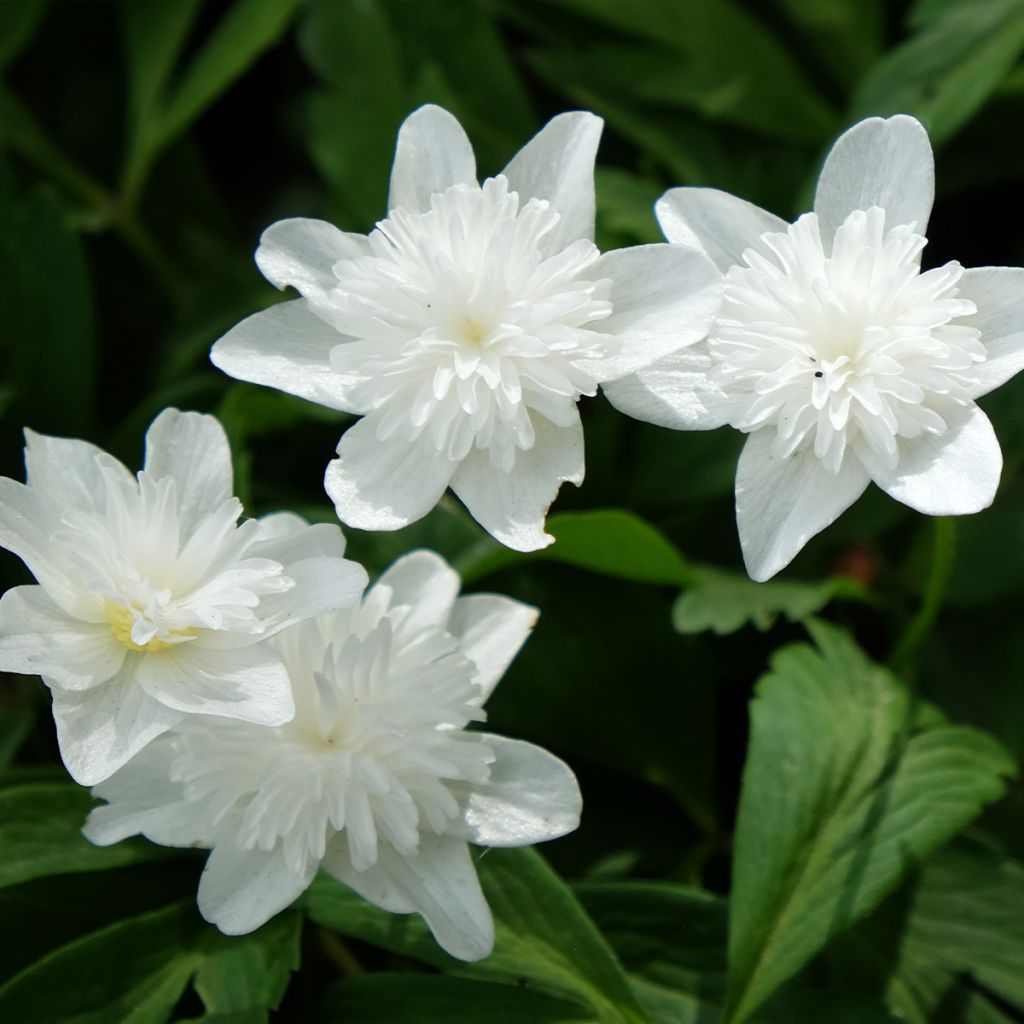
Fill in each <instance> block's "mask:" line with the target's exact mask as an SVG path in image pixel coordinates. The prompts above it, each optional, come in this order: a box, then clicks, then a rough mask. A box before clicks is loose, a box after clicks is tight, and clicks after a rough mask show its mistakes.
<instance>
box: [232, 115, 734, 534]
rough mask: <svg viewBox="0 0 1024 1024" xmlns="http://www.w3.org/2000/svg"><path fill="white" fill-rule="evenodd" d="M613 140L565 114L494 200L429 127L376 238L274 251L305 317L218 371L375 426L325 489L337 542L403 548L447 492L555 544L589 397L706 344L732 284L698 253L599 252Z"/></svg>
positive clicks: (289, 316) (256, 322) (258, 330)
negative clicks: (360, 533)
mask: <svg viewBox="0 0 1024 1024" xmlns="http://www.w3.org/2000/svg"><path fill="white" fill-rule="evenodd" d="M601 128H602V122H601V119H600V118H598V117H595V116H594V115H593V114H590V113H585V112H574V113H567V114H561V115H559V116H558V117H556V118H554V119H553V120H552V121H551V122H549V123H548V125H547V126H546V127H545V128H544V129H543V130H542V131H541V132H540V133H539V134H538V135H536V136H535V137H534V138H533V139H532V140H531V141H530V142H529V143H528V144H527V145H526V146H525V147H524V148H523V149H522V150H521V151H520V152H519V153H518V154H517V155H516V156H515V157H514V158H513V159H512V161H511V162H510V163H509V164H508V166H507V167H506V168H505V169H504V170H503V171H502V172H501V173H500V174H498V175H497V176H495V177H493V178H488V179H487V180H486V181H484V183H483V184H482V185H481V184H478V182H477V176H476V161H475V158H474V155H473V149H472V147H471V145H470V143H469V140H468V138H467V137H466V134H465V132H464V131H463V130H462V127H461V126H460V125H459V123H458V121H456V120H455V118H454V117H452V115H451V114H449V113H448V112H447V111H445V110H442V109H441V108H440V107H435V106H425V107H421V108H420V109H419V110H417V111H416V112H415V113H413V114H412V115H411V116H410V117H409V118H408V119H407V120H406V121H405V123H404V124H403V125H402V128H401V130H400V132H399V134H398V145H397V151H396V154H395V163H394V168H393V170H392V174H391V194H390V198H389V201H388V216H387V218H386V219H385V220H382V221H381V222H380V223H379V224H378V225H377V227H376V228H375V230H374V231H373V232H371V234H370V235H369V237H364V236H361V235H354V234H347V233H345V232H343V231H340V230H339V229H338V228H335V227H333V226H332V225H330V224H326V223H324V222H323V221H315V220H285V221H280V222H278V223H277V224H274V225H272V226H271V227H270V228H268V229H267V231H266V232H265V233H264V235H263V238H262V240H261V242H260V247H259V250H258V251H257V253H256V262H257V263H258V265H259V267H260V269H261V270H262V272H263V274H264V275H265V276H266V277H267V279H268V280H270V281H271V282H272V283H273V284H275V285H276V286H277V287H279V288H285V287H288V286H292V287H294V288H295V289H297V290H298V292H299V293H300V295H301V296H302V297H301V298H300V299H298V300H295V301H293V302H289V303H285V304H282V305H279V306H275V307H273V308H271V309H269V310H266V311H265V312H262V313H257V314H256V315H255V316H252V317H249V319H247V320H244V321H243V322H242V323H240V324H239V325H238V326H237V327H235V328H234V329H233V330H231V331H230V332H229V333H228V334H227V335H225V337H223V338H221V339H220V341H218V342H217V344H216V345H215V346H214V347H213V352H212V359H213V362H214V363H215V364H216V365H217V366H219V367H220V368H221V369H222V370H224V371H225V372H226V373H229V374H231V375H232V376H234V377H238V378H240V379H241V380H247V381H253V382H255V383H258V384H266V385H270V386H272V387H276V388H280V389H282V390H284V391H288V392H291V393H293V394H296V395H300V396H301V397H303V398H308V399H311V400H312V401H315V402H320V403H322V404H324V405H327V406H330V407H331V408H335V409H341V410H344V411H346V412H351V413H356V414H357V415H359V416H362V417H363V419H362V420H360V422H358V423H357V424H355V425H354V426H353V427H351V428H350V429H349V430H348V431H347V432H346V433H345V435H344V436H343V437H342V439H341V442H340V444H339V446H338V458H337V459H335V460H334V461H333V462H332V463H331V464H330V466H329V467H328V469H327V475H326V480H325V485H326V488H327V492H328V494H329V495H330V496H331V498H332V499H333V500H334V502H335V504H336V506H337V513H338V516H339V518H340V519H341V520H342V522H344V523H347V524H348V525H350V526H355V527H358V528H360V529H365V530H394V529H397V528H399V527H402V526H405V525H407V524H408V523H411V522H413V521H414V520H417V519H419V518H421V517H422V516H424V515H426V513H427V512H429V511H430V510H431V509H432V508H433V507H434V505H436V504H437V501H438V499H439V498H440V497H441V495H442V494H443V493H444V491H445V489H446V488H447V487H448V486H449V485H450V486H451V487H452V489H453V490H454V491H455V493H456V494H457V495H458V497H459V498H460V499H461V500H462V502H463V503H464V504H465V506H466V508H467V509H468V510H469V512H470V513H471V514H472V516H473V517H474V518H475V519H476V520H477V521H478V522H479V523H480V524H481V525H482V526H483V527H484V528H485V529H487V530H488V531H489V532H490V533H491V534H492V535H493V536H494V537H496V538H497V539H498V540H499V541H501V542H502V543H503V544H505V545H507V546H509V547H511V548H515V549H518V550H521V551H530V550H534V549H536V548H542V547H544V546H545V545H547V544H550V543H551V541H552V539H553V538H552V537H551V536H550V535H549V534H547V533H545V532H544V519H545V516H546V514H547V510H548V507H549V506H550V504H551V503H552V501H553V500H554V498H555V495H556V494H557V492H558V489H559V487H560V486H561V484H562V483H563V482H565V481H571V482H572V483H574V484H579V483H580V482H581V481H582V480H583V471H584V459H583V430H582V426H581V424H580V419H579V413H578V412H577V408H576V406H577V402H578V400H579V399H580V397H581V396H584V395H594V394H596V393H597V388H598V385H600V384H604V383H605V382H607V381H610V380H614V379H616V378H618V377H621V376H623V375H624V374H626V373H628V372H630V371H632V370H636V369H639V368H641V367H643V366H645V365H647V364H649V363H651V362H653V361H654V360H655V359H657V358H658V357H659V356H662V355H665V354H667V353H670V352H674V351H676V350H677V349H679V348H681V347H683V346H685V345H688V344H691V343H693V342H695V341H697V340H699V339H700V338H702V337H703V336H704V335H705V334H706V333H707V330H708V327H709V326H710V323H711V319H712V317H713V315H714V313H715V311H716V309H717V306H718V302H719V297H720V292H721V279H720V275H719V273H718V272H717V270H716V269H715V267H714V266H713V264H712V263H711V261H710V260H708V259H707V258H706V257H705V256H704V255H703V254H702V253H700V252H698V251H697V250H696V249H692V248H683V247H680V246H671V245H666V244H658V245H643V246H636V247H634V248H631V249H622V250H617V251H615V252H610V253H606V254H604V255H602V254H601V253H600V252H599V250H598V249H597V247H596V246H595V245H594V241H593V239H594V157H595V154H596V151H597V145H598V140H599V137H600V134H601Z"/></svg>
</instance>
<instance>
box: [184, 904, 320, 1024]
mask: <svg viewBox="0 0 1024 1024" xmlns="http://www.w3.org/2000/svg"><path fill="white" fill-rule="evenodd" d="M301 936H302V916H301V915H300V914H298V913H296V912H294V911H285V912H284V913H283V914H278V915H277V916H276V917H273V918H271V919H270V920H269V921H268V922H267V923H266V924H265V925H263V927H262V928H260V929H259V930H258V931H255V932H250V933H249V934H248V935H240V936H237V937H229V936H226V935H221V934H219V933H216V932H213V931H210V932H209V933H208V937H207V941H206V943H205V945H204V947H203V960H202V963H201V964H200V965H199V968H198V970H197V971H196V977H195V987H196V991H197V992H198V993H199V996H200V998H201V999H202V1000H203V1005H205V1007H206V1009H207V1011H208V1014H207V1017H208V1018H209V1016H210V1015H214V1014H216V1015H222V1014H243V1013H244V1014H249V1015H250V1016H251V1015H253V1014H255V1015H256V1018H257V1019H263V1020H265V1019H266V1010H267V1009H268V1008H269V1009H276V1007H277V1005H278V1003H280V1002H281V998H282V997H283V996H284V993H285V989H287V987H288V982H289V981H290V979H291V973H292V971H295V970H297V969H298V966H299V941H300V939H301Z"/></svg>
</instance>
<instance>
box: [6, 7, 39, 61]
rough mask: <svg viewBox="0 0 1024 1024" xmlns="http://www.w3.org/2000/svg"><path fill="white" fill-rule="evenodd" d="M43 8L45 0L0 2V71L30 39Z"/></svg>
mask: <svg viewBox="0 0 1024 1024" xmlns="http://www.w3.org/2000/svg"><path fill="white" fill-rule="evenodd" d="M45 10H46V0H6V2H5V3H2V4H0V71H3V70H4V68H6V67H7V65H8V64H10V63H11V61H12V60H14V58H15V57H17V56H18V54H19V53H21V51H22V50H23V49H24V48H25V46H26V45H27V44H28V43H29V41H30V40H31V39H32V36H33V34H34V33H35V30H36V27H37V26H38V25H39V19H40V18H41V17H42V15H43V12H44V11H45Z"/></svg>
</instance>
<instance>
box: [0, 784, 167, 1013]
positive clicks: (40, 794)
mask: <svg viewBox="0 0 1024 1024" xmlns="http://www.w3.org/2000/svg"><path fill="white" fill-rule="evenodd" d="M92 805H93V801H92V798H91V797H90V796H89V791H88V790H86V789H81V788H79V787H77V786H73V785H70V784H68V783H63V784H38V785H23V786H11V787H9V788H6V789H0V888H2V887H3V886H7V885H15V884H16V883H18V882H24V881H26V880H27V879H30V878H39V877H42V876H44V875H57V874H66V873H69V872H80V871H99V870H103V869H107V868H117V867H121V866H122V865H124V864H134V863H137V862H139V861H145V860H153V859H154V858H157V857H162V856H165V855H166V851H165V850H163V849H161V848H160V847H158V846H153V845H152V844H151V843H146V842H143V841H142V840H138V841H132V842H126V843H118V844H117V845H116V846H104V847H100V846H93V845H92V843H90V842H89V841H88V840H87V839H86V838H85V837H84V836H83V835H82V832H81V828H82V825H83V824H84V823H85V818H86V815H87V814H88V813H89V810H90V809H91V807H92ZM0 1019H2V1015H0Z"/></svg>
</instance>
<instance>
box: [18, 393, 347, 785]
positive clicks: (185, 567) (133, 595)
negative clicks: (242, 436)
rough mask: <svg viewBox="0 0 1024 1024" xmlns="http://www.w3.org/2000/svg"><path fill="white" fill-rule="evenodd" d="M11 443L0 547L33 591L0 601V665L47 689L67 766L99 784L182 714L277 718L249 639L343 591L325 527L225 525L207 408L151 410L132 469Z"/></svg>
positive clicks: (222, 462) (263, 665)
mask: <svg viewBox="0 0 1024 1024" xmlns="http://www.w3.org/2000/svg"><path fill="white" fill-rule="evenodd" d="M27 437H28V446H27V450H26V463H27V468H28V484H27V485H23V484H19V483H16V482H15V481H13V480H7V479H0V543H2V544H3V545H4V546H5V547H7V548H9V549H10V550H11V551H13V552H14V553H15V554H17V555H19V556H20V557H21V558H22V560H23V561H24V562H25V563H26V565H27V566H28V567H29V569H31V570H32V572H33V574H34V575H35V577H36V579H37V581H38V585H37V586H30V587H18V588H15V589H14V590H11V591H9V592H8V593H7V594H6V595H4V598H3V600H2V601H0V669H3V670H5V671H10V672H23V673H39V674H41V675H42V676H43V678H44V680H45V681H46V683H47V684H48V685H49V686H50V688H51V690H52V691H53V695H54V704H53V711H54V718H55V720H56V723H57V732H58V739H59V741H60V745H61V751H62V754H63V756H64V759H65V762H66V763H67V765H68V768H69V770H70V771H71V773H72V775H74V776H75V778H77V779H79V780H80V781H83V782H86V783H88V784H94V783H97V782H99V781H101V780H102V779H103V778H105V777H106V776H107V775H109V774H110V773H111V772H113V771H115V770H116V769H118V768H119V767H120V766H121V765H123V764H124V763H125V761H127V760H128V759H129V758H130V757H132V756H133V755H134V754H135V753H137V752H138V750H140V749H141V747H142V746H144V745H145V744H146V743H148V742H150V741H152V740H153V739H154V738H156V737H157V736H159V735H160V734H161V733H162V732H165V731H166V730H167V729H169V728H170V727H171V726H172V725H174V724H176V723H177V722H178V721H180V720H181V718H182V717H183V716H185V715H189V714H202V715H223V716H225V717H228V718H237V719H241V720H244V721H249V722H258V723H261V724H265V725H272V724H280V723H283V722H285V721H287V720H288V719H290V718H291V717H292V715H293V714H294V706H293V703H292V696H291V688H290V686H289V682H288V676H287V672H286V671H285V667H284V664H283V662H282V661H281V658H280V656H279V654H278V653H277V652H276V651H274V649H273V648H271V647H269V646H267V644H266V643H265V641H266V639H267V638H269V637H270V636H272V635H273V634H274V633H275V632H277V631H279V630H281V629H283V628H284V627H286V626H287V625H289V624H291V623H293V622H296V621H298V620H300V619H303V618H308V617H310V616H315V615H320V614H323V613H324V612H328V611H332V610H334V609H338V608H344V607H349V606H351V605H352V604H354V603H355V602H356V601H357V600H358V599H359V596H360V594H361V592H362V589H363V586H364V585H365V582H366V574H365V572H364V571H363V570H362V569H361V568H360V567H359V566H356V565H355V564H354V563H351V562H346V561H345V560H344V559H343V558H342V557H341V555H342V551H343V549H344V542H343V540H342V539H341V536H340V533H341V531H340V530H339V529H338V527H337V526H326V525H321V526H313V527H311V526H308V525H306V524H305V523H303V522H302V521H301V520H298V517H295V516H288V517H286V518H283V519H282V518H281V517H272V518H271V519H270V520H268V521H266V522H265V523H261V522H257V521H250V522H245V523H241V524H239V522H238V518H239V515H240V513H241V506H240V505H239V503H238V502H237V501H236V500H235V499H234V498H232V497H231V458H230V453H229V449H228V443H227V438H226V437H225V435H224V431H223V430H222V428H221V427H220V425H219V424H218V423H217V421H216V420H214V419H213V418H212V417H209V416H202V415H199V414H198V413H182V412H179V411H178V410H176V409H168V410H165V411H164V412H162V413H161V414H160V415H159V416H158V417H157V418H156V420H155V421H154V422H153V424H152V426H151V427H150V429H149V432H148V433H147V435H146V463H145V469H144V470H143V471H142V472H141V473H139V475H138V477H137V478H136V477H134V476H132V474H131V473H129V471H128V470H127V469H125V467H124V466H123V465H122V464H121V463H120V462H118V461H117V460H116V459H113V458H111V457H110V456H109V455H107V454H106V453H105V452H103V451H101V450H100V449H98V448H95V447H94V446H92V445H89V444H87V443H85V442H82V441H74V440H65V439H62V438H52V437H45V436H43V435H39V434H34V433H31V432H29V433H28V435H27Z"/></svg>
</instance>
